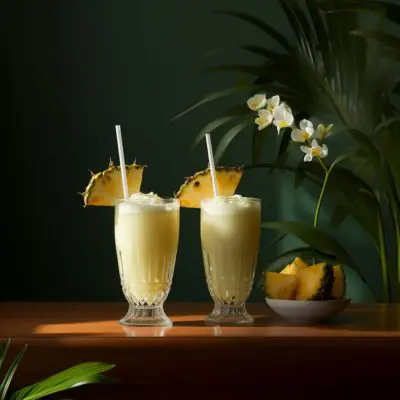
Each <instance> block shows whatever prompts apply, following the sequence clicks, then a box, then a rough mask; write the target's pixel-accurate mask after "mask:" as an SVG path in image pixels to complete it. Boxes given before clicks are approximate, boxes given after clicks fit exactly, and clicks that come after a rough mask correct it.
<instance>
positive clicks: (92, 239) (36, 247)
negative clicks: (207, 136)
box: [0, 0, 365, 301]
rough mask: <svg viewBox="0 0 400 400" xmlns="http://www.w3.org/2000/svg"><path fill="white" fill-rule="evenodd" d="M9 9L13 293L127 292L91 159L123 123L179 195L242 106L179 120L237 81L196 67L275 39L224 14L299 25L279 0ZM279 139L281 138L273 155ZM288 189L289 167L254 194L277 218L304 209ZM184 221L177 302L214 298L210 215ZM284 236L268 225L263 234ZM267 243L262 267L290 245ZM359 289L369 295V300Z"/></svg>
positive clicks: (6, 59) (148, 177)
mask: <svg viewBox="0 0 400 400" xmlns="http://www.w3.org/2000/svg"><path fill="white" fill-rule="evenodd" d="M0 7H1V10H0V11H1V12H0V15H1V20H0V22H1V23H0V25H1V29H2V53H1V58H2V63H1V68H2V71H1V77H2V83H3V85H2V86H3V88H4V90H3V91H2V94H3V102H2V104H3V106H2V118H1V124H2V128H3V129H2V138H3V145H2V153H3V159H4V166H3V169H2V177H3V179H2V183H3V185H2V194H3V196H2V197H3V202H4V203H5V204H4V207H3V210H4V211H3V212H4V214H5V218H4V222H3V231H4V232H5V233H6V234H7V239H5V240H4V241H3V253H4V258H3V260H5V259H6V257H7V256H8V260H9V261H8V262H5V261H3V263H2V270H3V274H4V276H3V285H2V290H1V291H0V297H1V299H17V300H119V299H122V294H121V290H120V284H119V277H118V272H117V263H116V257H115V252H114V241H113V240H114V239H113V209H111V208H102V207H99V208H90V207H89V208H86V209H85V208H83V207H82V199H81V198H80V197H79V196H78V195H77V193H78V192H80V191H82V190H83V189H84V187H85V186H86V184H87V182H88V180H89V177H90V175H89V169H91V170H93V171H99V170H101V169H103V168H105V167H106V165H107V163H108V160H109V158H110V157H111V158H112V159H114V160H115V161H117V148H116V141H115V133H114V125H115V124H117V123H118V124H121V126H122V132H123V137H124V146H125V153H126V161H127V162H130V161H133V160H135V159H136V160H137V162H139V163H144V164H147V165H148V166H149V168H147V169H146V171H145V175H144V182H143V190H144V191H150V190H151V191H156V192H158V193H159V194H161V195H164V196H168V195H171V194H172V193H173V192H174V191H175V190H176V189H177V188H178V187H179V185H180V184H181V183H182V181H183V178H184V177H185V176H189V175H190V174H192V173H193V172H194V171H196V170H198V169H203V168H204V167H205V166H206V164H207V159H206V152H205V149H204V146H199V147H198V148H197V149H195V150H194V151H190V146H191V142H192V140H193V138H194V136H195V135H196V133H197V132H198V130H199V129H200V128H201V127H202V125H203V124H204V123H205V122H207V121H208V119H209V118H211V117H212V116H215V115H217V114H218V111H219V110H221V109H222V108H224V107H225V106H227V105H229V103H226V102H225V103H224V101H222V102H220V103H218V104H216V105H213V106H210V107H205V108H202V109H200V110H199V111H197V112H195V113H193V114H190V115H188V116H187V117H185V118H183V119H182V120H180V121H178V122H174V123H171V122H170V118H171V117H172V116H173V115H175V114H176V113H178V112H180V111H182V110H183V109H184V108H186V107H187V106H189V105H190V104H191V103H193V102H195V101H196V100H198V98H199V97H200V96H202V95H203V94H204V93H206V92H207V91H209V90H214V89H216V88H221V89H222V88H224V87H225V85H227V84H229V83H230V82H231V80H230V77H226V76H221V77H218V78H216V77H209V76H204V75H198V74H196V70H197V69H198V68H200V67H202V66H204V65H206V64H207V63H209V62H213V63H214V62H218V61H219V62H220V61H235V60H237V58H238V56H243V55H242V54H238V53H237V52H235V51H234V47H235V45H237V44H245V43H249V42H260V40H261V38H260V35H259V34H258V32H256V31H254V30H252V29H251V28H248V27H247V26H246V25H242V24H238V23H237V22H235V21H231V20H229V19H226V18H223V17H221V16H216V15H213V14H212V10H213V9H221V8H225V9H226V8H229V9H237V10H246V11H249V12H254V13H264V15H266V16H268V18H269V19H270V20H271V21H274V23H275V25H276V26H277V27H279V28H280V29H281V30H283V31H285V32H286V31H287V30H288V29H289V28H288V27H287V24H286V21H285V20H284V17H283V15H282V13H281V11H280V10H279V8H278V7H277V6H276V4H275V2H273V1H265V0H264V1H262V0H260V1H249V2H243V1H240V0H235V1H232V0H229V1H228V0H225V1H222V0H218V1H217V0H215V1H208V2H204V1H203V2H200V1H197V2H195V1H184V0H168V1H165V0H157V1H156V0H153V1H145V0H141V1H131V0H130V1H129V0H127V1H117V0H115V1H109V0H96V1H95V0H92V1H82V0H75V1H72V0H68V1H65V0H64V1H60V0H49V1H34V2H33V1H30V0H26V1H19V2H14V1H11V0H9V1H3V2H1V6H0ZM267 40H268V39H267ZM264 43H266V42H265V41H264ZM215 51H216V52H215ZM210 53H211V54H212V55H210ZM248 61H249V62H250V61H252V60H251V59H250V58H249V59H248ZM243 101H245V99H243ZM217 140H218V139H217V137H215V138H214V143H215V144H216V143H217ZM275 145H276V138H274V137H271V138H270V142H269V143H268V146H267V148H268V149H270V150H269V151H270V152H273V150H274V148H275ZM265 157H266V158H268V154H267V152H266V154H265ZM249 161H250V140H249V137H248V136H247V135H242V137H240V138H238V139H237V140H236V141H235V142H234V144H233V145H232V147H231V148H230V149H229V150H228V152H227V153H226V156H225V158H224V159H223V163H225V164H244V163H248V162H249ZM287 186H288V185H286V186H283V184H282V180H281V177H279V176H278V177H277V178H271V177H269V178H267V177H265V173H263V172H251V173H249V174H247V176H246V178H245V179H244V180H243V183H242V184H241V189H240V191H241V193H242V194H244V195H251V196H262V197H263V199H264V218H266V219H267V218H277V217H282V216H283V217H284V216H285V213H286V211H285V210H286V209H288V210H293V209H294V208H293V205H291V204H290V202H289V203H287V204H286V205H285V202H283V208H282V206H281V205H279V204H280V202H281V201H282V198H288V196H289V197H292V194H289V195H287V194H288V193H291V192H290V191H291V188H288V187H287ZM285 193H286V195H285ZM181 221H182V223H181V239H180V247H179V254H178V260H177V266H176V273H175V277H174V285H173V290H172V292H171V295H170V299H175V300H188V301H189V300H192V301H197V300H206V299H208V298H209V297H208V292H207V288H206V285H205V280H204V274H203V269H202V268H203V267H202V260H201V255H200V241H199V213H198V211H197V210H182V214H181ZM272 237H273V235H272V234H270V233H264V234H263V243H266V242H267V241H268V240H270V239H271V238H272ZM262 248H263V251H262V253H261V255H260V265H261V266H262V265H263V263H265V260H267V259H269V258H270V257H271V256H273V253H274V251H276V249H267V250H265V249H264V246H262ZM354 287H355V288H356V289H354V290H356V292H355V293H356V294H355V297H357V296H359V298H360V299H361V298H364V297H365V296H364V292H363V291H361V292H358V291H357V290H358V288H359V286H358V285H354ZM359 293H361V294H359ZM253 298H254V299H256V298H258V297H257V294H256V293H254V295H253Z"/></svg>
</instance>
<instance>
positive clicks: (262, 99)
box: [247, 93, 267, 111]
mask: <svg viewBox="0 0 400 400" xmlns="http://www.w3.org/2000/svg"><path fill="white" fill-rule="evenodd" d="M266 105H267V97H266V96H265V94H262V93H259V94H255V95H254V96H252V97H250V98H249V99H248V100H247V106H248V107H249V108H250V110H252V111H258V110H260V109H261V108H263V107H265V106H266Z"/></svg>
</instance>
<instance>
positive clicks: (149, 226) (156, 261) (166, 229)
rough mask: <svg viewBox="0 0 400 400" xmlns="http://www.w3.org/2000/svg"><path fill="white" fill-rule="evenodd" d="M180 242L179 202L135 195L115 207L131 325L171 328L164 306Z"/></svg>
mask: <svg viewBox="0 0 400 400" xmlns="http://www.w3.org/2000/svg"><path fill="white" fill-rule="evenodd" d="M178 241H179V202H178V201H177V200H176V199H162V198H160V197H158V196H157V195H154V194H147V195H146V194H141V193H139V194H133V195H132V196H131V197H130V198H129V199H127V200H120V201H118V202H117V204H116V207H115V247H116V251H117V258H118V267H119V272H120V277H121V285H122V289H123V293H124V295H125V297H126V299H127V300H128V302H129V306H130V307H129V311H128V313H127V315H126V316H125V317H124V318H123V319H122V320H121V322H122V323H123V324H127V325H164V326H165V325H170V324H171V323H170V321H169V319H168V318H167V317H166V315H165V314H164V311H163V303H164V301H165V299H166V298H167V296H168V293H169V290H170V288H171V283H172V276H173V272H174V267H175V260H176V254H177V249H178Z"/></svg>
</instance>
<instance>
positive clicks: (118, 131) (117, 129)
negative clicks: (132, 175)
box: [115, 125, 129, 199]
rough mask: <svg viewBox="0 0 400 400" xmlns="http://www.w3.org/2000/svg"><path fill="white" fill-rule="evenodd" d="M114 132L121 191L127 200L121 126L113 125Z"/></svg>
mask: <svg viewBox="0 0 400 400" xmlns="http://www.w3.org/2000/svg"><path fill="white" fill-rule="evenodd" d="M115 132H116V134H117V144H118V154H119V165H120V168H121V177H122V190H123V192H124V198H125V199H127V198H128V197H129V193H128V181H127V180H126V169H125V157H124V146H123V145H122V135H121V126H120V125H115Z"/></svg>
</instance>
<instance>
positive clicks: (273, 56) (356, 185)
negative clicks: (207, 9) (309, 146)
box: [177, 0, 400, 301]
mask: <svg viewBox="0 0 400 400" xmlns="http://www.w3.org/2000/svg"><path fill="white" fill-rule="evenodd" d="M277 1H278V2H279V4H280V6H281V8H282V9H283V11H284V13H285V15H286V17H287V19H288V21H289V23H290V25H291V27H292V29H293V32H294V33H295V40H294V41H293V43H292V41H291V40H290V39H289V38H288V37H286V36H285V35H283V34H282V33H281V32H280V31H279V30H277V29H276V28H274V27H273V25H271V24H270V23H269V22H267V21H266V20H264V19H261V18H260V17H259V16H253V15H250V14H247V13H243V12H235V11H218V12H217V13H218V14H220V15H221V14H222V15H225V16H229V17H234V18H236V19H239V20H241V21H243V22H245V23H248V24H250V25H252V26H253V27H255V28H257V29H258V30H259V31H261V32H262V33H263V34H264V35H265V37H266V38H269V39H270V40H271V39H272V41H274V42H275V43H276V44H278V45H279V46H280V47H281V48H282V51H276V50H272V49H271V48H270V47H268V46H265V47H263V46H258V45H244V46H242V49H244V50H245V51H247V52H250V53H252V54H255V55H257V56H259V57H260V62H259V63H257V64H227V65H219V66H212V67H207V68H205V70H206V71H208V72H213V73H226V72H238V73H242V74H244V75H245V76H246V81H244V80H243V79H241V81H240V82H241V83H240V84H237V85H235V86H233V87H231V88H228V89H224V90H220V91H218V92H215V93H212V94H209V95H207V96H205V97H204V98H203V99H201V100H200V101H199V102H197V103H196V104H194V105H193V106H192V107H190V108H189V109H187V110H185V111H184V112H183V113H181V114H180V115H179V116H177V117H180V116H182V115H184V114H186V113H187V112H189V111H191V110H193V109H195V108H197V107H199V106H201V105H204V104H206V103H209V102H211V101H214V100H218V99H221V98H223V97H227V96H230V95H232V94H238V93H244V94H246V97H248V96H249V95H250V96H252V95H255V94H260V93H261V94H262V93H267V94H268V96H272V95H280V97H281V99H283V100H284V101H285V102H287V103H288V104H290V105H291V107H292V109H293V110H294V120H295V122H296V124H297V125H298V123H299V121H300V120H302V119H304V118H306V119H309V118H311V117H316V116H319V117H323V118H324V120H326V121H330V122H332V123H334V124H335V127H336V129H335V132H334V135H333V136H334V137H336V138H338V137H340V140H343V141H345V140H348V141H349V145H347V144H346V148H345V149H343V146H342V148H341V149H340V154H339V156H338V157H339V158H338V157H335V159H340V161H341V165H335V168H334V171H332V168H333V163H331V164H330V163H329V162H326V163H325V168H326V169H322V168H320V166H318V165H317V163H303V161H302V160H301V161H300V160H298V159H295V160H293V154H292V153H293V152H292V150H293V148H294V147H293V144H292V137H291V129H289V128H283V129H282V133H281V135H280V138H281V140H280V145H279V150H278V154H277V157H276V158H275V159H274V160H273V161H272V162H270V163H260V156H261V154H262V151H263V145H264V144H265V140H266V138H267V135H268V134H269V132H270V130H271V129H272V125H270V126H268V127H266V128H265V129H260V130H259V129H258V128H257V127H256V126H254V127H253V129H252V130H251V131H252V156H253V157H252V158H253V163H252V165H249V166H246V167H245V168H268V169H270V170H271V171H274V170H277V169H283V170H287V171H292V172H293V173H294V174H295V175H296V179H295V184H296V186H298V184H299V182H301V181H302V180H303V179H305V178H306V179H309V180H310V181H312V182H314V183H315V184H317V185H319V186H320V187H322V186H323V185H324V190H323V192H325V193H326V195H327V196H329V197H331V198H332V199H334V200H335V201H336V209H335V210H334V212H333V213H332V216H331V224H332V225H333V226H336V227H337V226H339V225H340V224H341V223H342V222H343V221H344V220H345V219H346V218H347V217H349V216H352V217H353V218H354V219H355V220H356V221H357V222H358V224H359V225H360V226H361V227H362V229H363V230H364V231H365V232H366V233H367V235H368V237H369V239H370V240H371V243H372V244H373V246H374V248H375V249H376V251H377V253H378V254H379V257H380V263H381V267H382V281H383V286H384V299H383V300H385V301H392V300H393V299H394V293H393V289H395V290H397V292H398V295H399V296H400V189H399V188H400V157H398V155H397V153H398V150H397V149H399V148H400V111H399V109H398V105H397V104H396V101H398V97H397V100H396V96H398V94H400V68H399V64H398V63H399V61H400V47H399V42H400V38H399V37H398V36H396V35H395V34H393V33H388V32H387V31H386V25H387V24H386V22H387V21H388V20H391V21H392V22H395V23H396V24H397V27H396V26H395V27H393V26H392V29H393V30H394V31H396V29H397V28H399V27H400V5H399V4H394V3H391V2H388V1H377V0H376V1H374V0H371V1H369V0H365V1H364V0H363V1H361V0H304V1H300V0H277ZM364 14H365V15H368V16H369V17H370V18H369V19H368V24H369V25H371V24H373V27H374V28H373V29H366V28H365V27H364V24H363V16H364ZM383 44H385V46H384V45H383ZM262 117H263V116H262V115H261V116H260V118H262ZM266 117H267V116H266V115H264V118H266ZM253 120H254V117H253V115H252V111H251V110H250V109H249V108H248V107H246V106H245V104H244V101H243V103H242V104H239V105H234V106H233V107H232V108H230V109H229V110H227V111H226V112H224V113H223V114H222V115H220V116H219V117H217V118H216V119H215V120H213V121H211V122H209V123H207V125H206V126H205V127H204V128H203V129H201V131H200V133H199V134H198V135H197V137H196V139H195V142H194V143H195V144H196V143H199V142H200V141H201V139H202V138H203V136H204V134H205V133H206V132H218V131H223V130H226V131H225V132H224V133H223V136H222V138H221V140H220V141H219V144H218V146H217V149H216V159H217V161H218V160H219V159H220V158H221V156H222V155H223V153H224V151H225V150H226V148H227V147H228V146H229V144H230V143H231V142H232V140H233V139H234V138H235V137H236V136H237V135H238V134H239V133H240V132H242V131H247V130H248V128H250V127H252V125H253ZM335 164H336V163H335ZM327 171H330V172H329V183H328V184H327V181H326V176H327V174H326V172H327ZM320 200H321V201H319V206H318V207H319V208H320V206H321V202H322V198H321V199H320ZM314 225H315V224H314ZM266 227H268V228H273V229H277V230H280V231H282V232H283V233H285V234H292V235H294V236H297V237H298V238H300V239H301V240H302V241H303V242H305V243H307V244H308V247H306V248H304V249H295V250H293V251H294V253H295V254H297V255H300V253H303V254H309V255H310V254H311V253H313V252H314V253H318V255H319V256H320V257H321V256H324V257H330V258H332V257H333V258H334V259H336V260H339V261H342V262H344V263H346V264H347V265H349V266H353V267H354V263H353V262H352V261H351V260H349V259H348V257H347V253H346V255H345V258H346V260H344V259H343V256H344V254H343V251H342V250H344V249H343V247H342V246H339V247H338V246H337V242H336V241H335V240H334V239H333V238H332V237H331V236H330V235H329V234H328V233H326V232H323V235H321V232H322V231H321V232H320V230H319V229H317V228H316V227H310V226H308V225H305V224H301V223H300V222H295V221H277V222H274V223H273V224H269V225H266ZM322 237H323V238H324V239H322ZM338 250H339V251H338ZM361 275H362V272H361ZM399 298H400V297H399Z"/></svg>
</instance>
